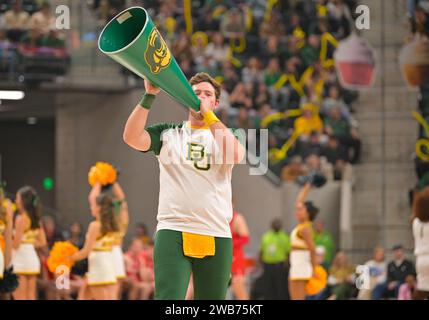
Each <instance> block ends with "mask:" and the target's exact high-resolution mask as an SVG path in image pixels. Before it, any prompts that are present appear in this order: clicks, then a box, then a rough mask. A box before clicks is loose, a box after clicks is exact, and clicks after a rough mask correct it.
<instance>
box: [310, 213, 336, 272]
mask: <svg viewBox="0 0 429 320" xmlns="http://www.w3.org/2000/svg"><path fill="white" fill-rule="evenodd" d="M314 229H315V230H314V231H315V232H314V243H315V244H316V246H320V247H323V248H324V249H325V254H324V260H323V261H322V262H321V263H320V264H321V265H322V266H323V267H324V268H325V269H326V270H329V267H330V266H331V262H332V258H333V255H334V240H333V238H332V234H331V233H330V232H328V231H326V230H325V221H324V220H323V219H322V218H319V219H317V220H316V221H315V223H314Z"/></svg>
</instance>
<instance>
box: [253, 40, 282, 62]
mask: <svg viewBox="0 0 429 320" xmlns="http://www.w3.org/2000/svg"><path fill="white" fill-rule="evenodd" d="M261 42H262V43H261V45H260V47H261V49H260V53H259V57H260V59H261V62H262V63H263V64H264V65H267V64H268V62H269V61H270V60H271V59H278V60H281V61H283V60H285V59H286V58H288V53H287V52H285V51H284V50H282V48H281V47H280V38H279V37H278V36H276V35H270V36H269V37H268V39H267V41H266V42H265V41H263V40H261Z"/></svg>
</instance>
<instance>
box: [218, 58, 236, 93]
mask: <svg viewBox="0 0 429 320" xmlns="http://www.w3.org/2000/svg"><path fill="white" fill-rule="evenodd" d="M222 75H223V77H224V81H223V83H224V84H225V89H226V90H227V91H228V92H232V91H233V90H234V88H235V86H236V85H237V84H238V83H239V82H240V78H239V77H238V74H237V72H236V71H235V69H234V67H233V66H232V64H231V62H230V61H224V63H223V64H222Z"/></svg>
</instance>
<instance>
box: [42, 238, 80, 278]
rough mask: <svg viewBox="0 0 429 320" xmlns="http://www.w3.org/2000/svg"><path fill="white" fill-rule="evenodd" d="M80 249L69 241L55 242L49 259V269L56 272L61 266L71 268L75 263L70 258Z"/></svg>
mask: <svg viewBox="0 0 429 320" xmlns="http://www.w3.org/2000/svg"><path fill="white" fill-rule="evenodd" d="M78 251H79V249H78V248H77V247H76V246H75V245H73V244H72V243H70V242H69V241H58V242H55V243H54V246H53V247H52V249H51V251H50V252H49V257H48V261H47V264H48V269H49V271H50V272H52V273H55V272H56V270H57V268H58V267H59V266H66V267H67V268H69V269H71V268H72V267H73V263H71V262H70V260H69V259H68V258H70V257H71V256H72V255H73V254H75V253H76V252H78Z"/></svg>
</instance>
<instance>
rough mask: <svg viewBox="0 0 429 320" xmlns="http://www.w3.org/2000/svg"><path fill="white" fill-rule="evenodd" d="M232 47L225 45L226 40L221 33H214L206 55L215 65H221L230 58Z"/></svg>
mask: <svg viewBox="0 0 429 320" xmlns="http://www.w3.org/2000/svg"><path fill="white" fill-rule="evenodd" d="M230 50H231V49H230V47H229V46H228V45H227V44H225V39H224V37H223V35H222V33H220V32H218V31H217V32H215V33H213V36H212V42H210V43H209V44H208V45H207V46H206V49H205V55H206V56H208V57H209V58H210V59H211V60H212V61H213V63H216V64H218V65H221V64H222V63H223V62H224V61H226V60H227V59H228V58H229V56H230Z"/></svg>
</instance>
